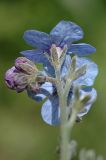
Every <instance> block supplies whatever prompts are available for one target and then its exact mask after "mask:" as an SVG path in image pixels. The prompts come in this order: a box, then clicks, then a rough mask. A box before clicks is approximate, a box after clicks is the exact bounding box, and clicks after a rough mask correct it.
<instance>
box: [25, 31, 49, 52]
mask: <svg viewBox="0 0 106 160" xmlns="http://www.w3.org/2000/svg"><path fill="white" fill-rule="evenodd" d="M23 38H24V40H25V41H26V42H27V43H28V44H29V45H31V46H32V47H34V48H38V49H47V48H49V46H50V38H49V35H48V34H47V33H44V32H40V31H37V30H28V31H26V32H25V33H24V35H23Z"/></svg>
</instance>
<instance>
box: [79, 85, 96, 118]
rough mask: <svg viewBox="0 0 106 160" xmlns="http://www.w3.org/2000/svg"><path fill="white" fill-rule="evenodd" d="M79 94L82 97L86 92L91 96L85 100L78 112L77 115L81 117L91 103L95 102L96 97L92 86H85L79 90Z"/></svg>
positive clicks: (87, 110)
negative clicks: (83, 105)
mask: <svg viewBox="0 0 106 160" xmlns="http://www.w3.org/2000/svg"><path fill="white" fill-rule="evenodd" d="M80 94H81V97H84V96H85V95H88V94H89V95H90V96H91V99H90V100H89V101H88V102H87V104H86V105H85V107H84V109H83V110H82V111H81V112H79V114H78V116H79V117H82V116H84V115H85V114H87V113H88V112H89V110H90V108H91V106H92V104H93V103H94V102H95V100H96V98H97V93H96V90H95V89H94V88H85V89H81V90H80Z"/></svg>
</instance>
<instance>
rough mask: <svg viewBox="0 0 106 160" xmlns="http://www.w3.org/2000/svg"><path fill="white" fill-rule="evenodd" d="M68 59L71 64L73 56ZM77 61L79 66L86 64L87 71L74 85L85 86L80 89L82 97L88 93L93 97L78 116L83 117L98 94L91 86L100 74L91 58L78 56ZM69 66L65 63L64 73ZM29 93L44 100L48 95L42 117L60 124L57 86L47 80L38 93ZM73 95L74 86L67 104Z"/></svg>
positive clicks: (51, 123)
mask: <svg viewBox="0 0 106 160" xmlns="http://www.w3.org/2000/svg"><path fill="white" fill-rule="evenodd" d="M67 59H68V62H69V61H70V64H71V57H70V56H69V57H68V58H67ZM76 63H77V68H80V67H81V66H83V65H84V64H86V66H87V69H86V73H85V74H84V75H83V76H80V77H79V78H78V79H77V80H74V81H73V86H83V88H82V89H80V96H81V97H83V96H85V95H87V94H89V95H91V99H90V100H89V101H88V102H87V104H86V105H85V107H84V110H81V111H80V112H79V113H78V117H82V116H84V115H85V114H87V113H88V111H89V110H90V108H91V106H92V104H93V102H94V101H95V99H96V96H97V94H96V90H95V89H94V88H91V86H92V85H93V83H94V80H95V78H96V76H97V74H98V67H97V65H96V64H95V63H94V62H93V61H91V60H90V59H87V58H82V57H77V59H76ZM67 67H68V66H67V63H65V64H64V67H63V73H64V75H65V74H66V73H67V71H68V68H67ZM28 95H29V96H30V97H32V98H33V99H34V100H43V99H45V98H46V97H48V99H47V100H46V101H45V102H44V104H43V106H42V109H41V115H42V118H43V120H44V121H45V122H46V123H48V124H50V125H57V124H59V122H60V108H59V98H58V95H57V91H56V87H55V86H54V85H53V84H51V83H49V82H46V83H44V84H43V85H41V87H40V89H39V91H38V92H37V93H34V92H28ZM73 96H74V94H73V87H71V88H70V93H69V95H68V100H67V104H68V103H69V101H70V100H71V99H72V97H73Z"/></svg>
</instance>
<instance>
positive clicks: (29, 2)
mask: <svg viewBox="0 0 106 160" xmlns="http://www.w3.org/2000/svg"><path fill="white" fill-rule="evenodd" d="M62 19H64V20H71V21H74V22H76V23H77V24H79V25H80V26H82V28H83V30H84V32H85V37H84V39H83V40H81V42H86V43H90V44H92V45H94V46H95V47H96V48H97V52H96V54H94V55H91V56H90V57H91V58H92V59H93V60H94V61H95V62H96V63H97V64H98V66H99V76H98V78H97V79H96V82H95V88H96V89H97V91H98V99H97V101H96V103H95V104H94V105H93V108H92V109H91V111H90V112H89V114H88V115H87V116H85V117H84V118H83V121H82V122H81V123H80V124H76V126H75V127H74V130H73V136H72V137H73V139H76V140H77V141H78V143H79V144H78V149H80V148H82V147H86V148H94V149H95V151H96V152H97V153H98V154H103V155H104V157H105V159H106V76H105V73H106V72H105V68H106V53H105V52H106V51H105V50H106V1H105V0H52V1H51V0H0V160H37V159H39V160H56V159H59V157H58V156H57V155H56V153H55V148H56V145H57V143H58V142H59V127H51V126H48V125H46V124H45V123H44V122H43V121H42V119H41V116H40V108H41V104H38V103H35V102H34V101H33V100H31V99H30V98H28V97H27V95H26V93H25V92H24V93H20V94H17V93H15V92H14V91H11V90H9V89H8V88H7V87H6V85H5V84H4V74H5V71H6V70H7V69H8V68H10V67H11V66H12V65H13V64H14V60H15V58H16V57H18V56H20V54H19V52H20V51H22V50H26V49H31V47H30V46H28V45H26V44H25V42H24V40H23V39H22V35H23V32H24V31H25V30H27V29H34V28H35V29H38V30H41V31H44V32H49V31H50V30H51V29H52V28H53V27H54V26H55V25H56V24H57V23H58V22H59V21H60V20H62Z"/></svg>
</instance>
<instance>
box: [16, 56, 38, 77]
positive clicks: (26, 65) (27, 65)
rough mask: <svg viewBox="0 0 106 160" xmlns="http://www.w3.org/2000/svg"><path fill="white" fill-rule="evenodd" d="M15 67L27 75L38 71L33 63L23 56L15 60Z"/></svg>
mask: <svg viewBox="0 0 106 160" xmlns="http://www.w3.org/2000/svg"><path fill="white" fill-rule="evenodd" d="M15 67H16V68H17V70H19V71H21V72H23V73H26V74H28V75H31V74H34V73H37V72H38V69H37V68H36V66H35V64H34V63H33V62H31V61H30V60H29V59H27V58H25V57H19V58H17V59H16V61H15Z"/></svg>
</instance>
